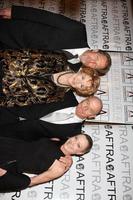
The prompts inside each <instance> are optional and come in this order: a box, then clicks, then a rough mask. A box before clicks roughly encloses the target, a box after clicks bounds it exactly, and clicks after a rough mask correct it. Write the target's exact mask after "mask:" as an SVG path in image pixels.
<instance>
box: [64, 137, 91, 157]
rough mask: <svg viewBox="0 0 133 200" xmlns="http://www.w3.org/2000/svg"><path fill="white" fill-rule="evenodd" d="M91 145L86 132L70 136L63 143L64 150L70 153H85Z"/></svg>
mask: <svg viewBox="0 0 133 200" xmlns="http://www.w3.org/2000/svg"><path fill="white" fill-rule="evenodd" d="M88 146H89V141H88V140H87V138H86V136H85V135H84V134H79V135H76V136H73V137H70V138H69V139H68V140H67V141H66V142H65V143H64V144H63V145H62V147H61V148H62V151H63V152H64V153H66V154H68V155H74V154H75V155H81V154H84V153H85V151H86V149H87V148H88Z"/></svg>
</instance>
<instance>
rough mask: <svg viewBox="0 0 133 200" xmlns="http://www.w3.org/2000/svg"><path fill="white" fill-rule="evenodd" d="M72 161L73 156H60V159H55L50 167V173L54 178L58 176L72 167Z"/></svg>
mask: <svg viewBox="0 0 133 200" xmlns="http://www.w3.org/2000/svg"><path fill="white" fill-rule="evenodd" d="M72 163H73V161H72V157H71V156H65V157H60V159H59V160H55V162H54V163H53V165H52V166H51V167H50V168H49V171H50V174H51V175H52V176H53V178H54V179H55V178H58V177H60V176H62V175H63V174H64V173H65V172H66V171H67V170H68V169H69V168H70V167H71V165H72Z"/></svg>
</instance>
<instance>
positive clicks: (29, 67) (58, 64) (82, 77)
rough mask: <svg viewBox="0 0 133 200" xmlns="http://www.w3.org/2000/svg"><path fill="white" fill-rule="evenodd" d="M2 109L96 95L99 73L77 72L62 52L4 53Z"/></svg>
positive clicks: (1, 64)
mask: <svg viewBox="0 0 133 200" xmlns="http://www.w3.org/2000/svg"><path fill="white" fill-rule="evenodd" d="M0 70H1V73H0V75H1V84H0V86H1V94H0V106H7V107H12V106H14V105H18V106H24V105H30V104H37V103H50V102H55V101H60V100H62V99H63V97H64V94H65V93H66V92H67V91H68V90H69V89H73V90H75V91H76V92H77V93H78V94H79V95H81V96H88V95H91V94H93V93H95V92H96V90H97V88H98V86H99V82H100V80H99V76H98V75H97V72H96V71H95V70H93V69H90V68H82V69H81V70H80V71H78V72H77V73H75V72H73V71H72V70H71V69H70V67H69V65H68V63H67V58H66V56H65V55H64V54H63V53H61V52H53V51H42V50H38V51H33V50H19V51H15V50H5V51H1V52H0Z"/></svg>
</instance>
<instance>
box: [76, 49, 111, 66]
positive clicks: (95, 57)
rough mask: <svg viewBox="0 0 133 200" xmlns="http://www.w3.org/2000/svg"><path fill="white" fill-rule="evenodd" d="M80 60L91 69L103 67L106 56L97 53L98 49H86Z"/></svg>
mask: <svg viewBox="0 0 133 200" xmlns="http://www.w3.org/2000/svg"><path fill="white" fill-rule="evenodd" d="M80 59H81V62H82V63H83V64H84V65H86V66H87V67H90V68H93V69H105V68H106V63H107V58H106V56H105V55H103V54H101V53H99V52H98V51H86V52H84V53H83V54H82V55H81V57H80Z"/></svg>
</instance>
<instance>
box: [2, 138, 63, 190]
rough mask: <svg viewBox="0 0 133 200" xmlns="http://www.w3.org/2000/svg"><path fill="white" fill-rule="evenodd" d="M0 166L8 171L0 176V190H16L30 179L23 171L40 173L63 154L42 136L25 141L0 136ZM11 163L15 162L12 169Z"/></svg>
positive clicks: (58, 147)
mask: <svg viewBox="0 0 133 200" xmlns="http://www.w3.org/2000/svg"><path fill="white" fill-rule="evenodd" d="M0 152H1V153H2V156H1V157H0V163H1V164H0V167H2V168H3V169H6V170H8V173H7V174H5V175H4V176H2V177H0V191H5V192H6V191H17V190H19V189H24V188H26V187H28V185H29V183H30V179H29V178H28V177H27V176H25V175H23V174H22V173H23V172H26V173H32V174H40V173H42V172H44V171H46V170H48V168H49V167H50V166H51V165H52V164H53V162H54V161H55V160H56V159H59V158H60V156H64V154H63V152H62V151H61V150H60V146H58V145H57V144H56V143H54V141H51V140H50V139H47V138H43V139H40V140H37V141H34V142H25V141H23V140H17V139H13V138H4V137H0ZM12 159H13V160H12ZM12 163H15V168H14V171H13V170H12V167H13V166H12Z"/></svg>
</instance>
